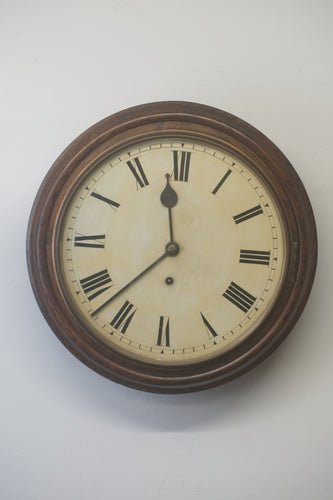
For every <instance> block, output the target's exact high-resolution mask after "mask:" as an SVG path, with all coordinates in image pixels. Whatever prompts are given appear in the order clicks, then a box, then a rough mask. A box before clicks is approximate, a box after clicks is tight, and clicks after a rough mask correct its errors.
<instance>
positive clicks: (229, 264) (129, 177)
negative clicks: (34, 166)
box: [55, 135, 287, 365]
mask: <svg viewBox="0 0 333 500" xmlns="http://www.w3.org/2000/svg"><path fill="white" fill-rule="evenodd" d="M84 172H85V173H84V176H83V177H82V178H78V180H77V182H76V184H75V186H74V187H73V188H72V189H71V192H70V196H67V198H66V199H65V200H64V202H63V208H62V211H61V216H60V217H61V224H60V225H59V227H60V229H59V235H58V237H59V242H60V244H59V245H58V247H57V250H56V255H55V257H56V259H55V260H56V262H57V268H58V275H59V280H60V281H61V282H62V284H63V285H64V286H62V289H63V294H64V296H65V299H66V301H67V302H69V303H70V304H71V308H72V310H74V311H75V313H74V314H76V315H77V317H78V318H79V320H80V321H81V322H83V323H84V324H85V325H86V327H87V330H88V331H89V332H90V335H91V336H92V337H94V338H97V339H98V341H99V342H101V344H102V345H103V344H105V345H108V346H111V347H112V348H114V349H115V350H116V351H119V352H122V353H125V354H127V355H128V356H130V357H131V358H135V359H139V360H143V361H146V362H148V363H155V364H162V365H172V364H176V365H177V364H178V365H179V364H184V363H185V364H187V363H193V362H196V361H198V362H199V361H202V360H204V359H209V358H211V357H213V356H216V355H219V354H221V353H224V352H227V351H228V350H230V349H231V348H234V347H235V346H237V345H238V344H239V343H240V342H241V341H243V340H244V339H245V338H246V337H248V336H250V335H251V333H252V332H253V331H254V330H255V328H256V326H257V325H258V323H259V322H261V321H262V320H263V318H264V317H265V316H267V314H268V313H269V311H270V310H271V308H272V307H273V305H274V301H275V299H276V297H277V296H278V292H279V286H280V284H281V282H282V280H283V276H284V273H285V267H286V260H287V257H286V242H285V241H286V236H285V232H284V229H283V222H282V218H281V210H280V209H279V204H278V202H277V200H276V198H275V195H274V191H273V189H271V188H269V187H268V185H267V183H266V182H265V181H264V180H263V179H262V177H261V174H260V172H258V171H256V168H255V165H254V164H250V163H249V161H247V160H244V159H243V158H242V156H241V155H240V154H239V155H237V154H236V153H234V152H232V151H229V150H228V149H226V150H224V149H222V148H221V147H220V146H217V145H214V144H213V143H212V142H209V141H207V143H205V142H204V141H202V140H195V141H193V140H189V139H188V138H186V137H176V136H174V137H168V136H163V135H161V137H159V138H158V139H156V138H155V139H151V140H149V139H147V140H145V141H144V142H138V143H131V144H129V145H127V146H126V147H123V148H122V149H119V150H117V151H116V152H113V153H111V154H109V155H106V156H104V157H103V160H99V161H98V162H96V163H95V164H94V165H93V166H92V167H91V168H90V169H89V172H88V173H87V172H86V171H84Z"/></svg>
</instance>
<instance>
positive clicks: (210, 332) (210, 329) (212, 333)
mask: <svg viewBox="0 0 333 500" xmlns="http://www.w3.org/2000/svg"><path fill="white" fill-rule="evenodd" d="M200 314H201V318H202V321H203V322H204V325H205V327H206V328H207V331H208V336H209V338H211V337H217V335H218V333H216V331H215V330H214V328H213V327H212V325H211V324H210V323H209V322H208V321H207V319H206V318H205V316H204V315H203V314H202V312H201V313H200Z"/></svg>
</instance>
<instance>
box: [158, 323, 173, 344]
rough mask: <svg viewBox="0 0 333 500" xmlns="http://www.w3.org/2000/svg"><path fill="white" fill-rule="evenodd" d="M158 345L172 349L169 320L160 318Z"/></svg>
mask: <svg viewBox="0 0 333 500" xmlns="http://www.w3.org/2000/svg"><path fill="white" fill-rule="evenodd" d="M157 345H160V346H162V345H164V346H166V347H170V328H169V318H166V317H165V316H160V321H159V325H158V335H157Z"/></svg>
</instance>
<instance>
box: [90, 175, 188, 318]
mask: <svg viewBox="0 0 333 500" xmlns="http://www.w3.org/2000/svg"><path fill="white" fill-rule="evenodd" d="M166 179H167V183H166V186H165V188H164V190H163V191H162V194H161V197H160V199H161V203H162V205H163V206H164V207H166V208H167V209H168V214H169V232H170V241H169V243H168V244H167V245H166V247H165V251H164V253H163V254H162V255H161V256H160V257H158V259H156V260H154V262H152V264H150V265H149V266H148V267H146V268H145V269H144V270H143V271H141V272H140V273H139V274H137V275H136V276H135V277H134V278H133V279H131V280H130V281H129V282H128V283H127V284H126V285H124V286H123V287H122V288H121V289H120V290H118V292H116V293H115V294H114V295H112V297H110V298H109V299H107V300H106V301H105V302H104V303H103V304H102V305H100V306H99V307H98V308H97V309H95V311H93V312H92V313H91V316H95V315H96V314H98V313H99V312H100V311H101V310H102V309H104V307H105V306H107V305H108V304H110V302H112V301H114V300H115V299H116V298H117V297H118V296H119V295H120V294H122V293H123V292H124V291H125V290H127V288H129V287H130V286H132V285H133V283H135V282H136V281H138V280H139V279H140V278H142V276H144V275H145V274H146V273H148V272H149V271H150V270H151V269H153V268H154V267H155V266H157V264H159V263H160V262H162V261H163V260H164V259H165V258H166V257H175V256H176V255H178V253H179V250H180V247H179V245H178V243H176V242H175V241H174V239H173V224H172V212H171V209H172V207H174V206H175V205H176V204H177V201H178V196H177V193H176V191H175V190H174V189H173V188H172V187H171V186H170V183H169V180H170V175H169V174H166Z"/></svg>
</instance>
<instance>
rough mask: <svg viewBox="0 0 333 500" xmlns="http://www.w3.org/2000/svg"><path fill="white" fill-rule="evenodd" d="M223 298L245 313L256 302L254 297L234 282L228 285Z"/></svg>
mask: <svg viewBox="0 0 333 500" xmlns="http://www.w3.org/2000/svg"><path fill="white" fill-rule="evenodd" d="M223 297H225V298H226V299H228V300H229V301H230V302H231V303H232V304H234V305H235V306H237V307H238V308H239V309H240V310H241V311H243V312H245V313H246V312H248V310H249V309H250V308H251V307H252V306H253V304H254V303H255V301H256V300H257V299H256V297H253V295H251V294H250V293H249V292H247V291H246V290H244V288H242V287H240V286H239V285H237V283H235V282H234V281H232V282H231V283H230V286H229V287H228V288H227V289H226V291H225V292H224V293H223Z"/></svg>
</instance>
